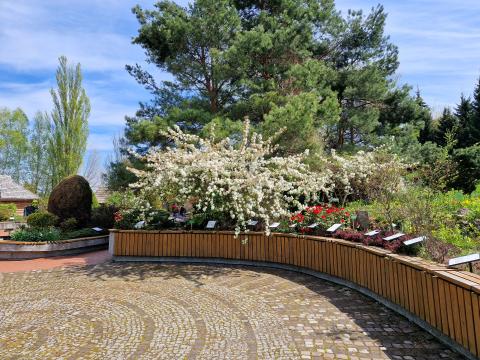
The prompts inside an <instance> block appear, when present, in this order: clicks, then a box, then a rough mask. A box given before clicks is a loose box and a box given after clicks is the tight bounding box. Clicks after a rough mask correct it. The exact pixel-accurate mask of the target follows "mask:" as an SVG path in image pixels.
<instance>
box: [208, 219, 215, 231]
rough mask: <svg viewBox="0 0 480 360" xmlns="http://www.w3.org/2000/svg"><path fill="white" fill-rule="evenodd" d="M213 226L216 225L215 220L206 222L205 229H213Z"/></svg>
mask: <svg viewBox="0 0 480 360" xmlns="http://www.w3.org/2000/svg"><path fill="white" fill-rule="evenodd" d="M215 225H217V222H216V221H215V220H210V221H209V222H207V229H214V228H215Z"/></svg>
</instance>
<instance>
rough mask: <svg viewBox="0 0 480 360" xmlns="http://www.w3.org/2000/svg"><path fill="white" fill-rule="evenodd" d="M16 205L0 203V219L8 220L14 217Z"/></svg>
mask: <svg viewBox="0 0 480 360" xmlns="http://www.w3.org/2000/svg"><path fill="white" fill-rule="evenodd" d="M16 211H17V206H16V205H15V204H0V221H6V220H10V218H11V217H15V214H16Z"/></svg>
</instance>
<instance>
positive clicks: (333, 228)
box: [327, 224, 342, 233]
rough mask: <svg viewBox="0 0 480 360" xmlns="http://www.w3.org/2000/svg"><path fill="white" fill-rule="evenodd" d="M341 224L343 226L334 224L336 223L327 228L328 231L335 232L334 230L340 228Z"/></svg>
mask: <svg viewBox="0 0 480 360" xmlns="http://www.w3.org/2000/svg"><path fill="white" fill-rule="evenodd" d="M341 226H342V224H334V225H332V226H330V227H329V228H328V229H327V231H328V232H331V233H333V232H335V231H337V230H338V229H340V227H341Z"/></svg>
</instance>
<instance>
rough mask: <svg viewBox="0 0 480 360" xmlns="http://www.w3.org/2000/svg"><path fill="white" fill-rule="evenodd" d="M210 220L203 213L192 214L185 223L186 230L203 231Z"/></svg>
mask: <svg viewBox="0 0 480 360" xmlns="http://www.w3.org/2000/svg"><path fill="white" fill-rule="evenodd" d="M209 220H211V219H209V218H208V215H207V214H205V213H199V214H194V215H193V216H192V217H191V218H190V219H189V220H188V222H187V224H186V226H187V228H190V229H193V230H204V229H205V227H206V226H207V222H208V221H209Z"/></svg>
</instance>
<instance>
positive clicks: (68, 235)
mask: <svg viewBox="0 0 480 360" xmlns="http://www.w3.org/2000/svg"><path fill="white" fill-rule="evenodd" d="M106 234H108V231H102V232H98V231H95V230H93V229H91V228H85V229H78V230H74V231H69V232H65V233H62V239H65V240H67V239H78V238H83V237H91V236H97V235H106Z"/></svg>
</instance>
